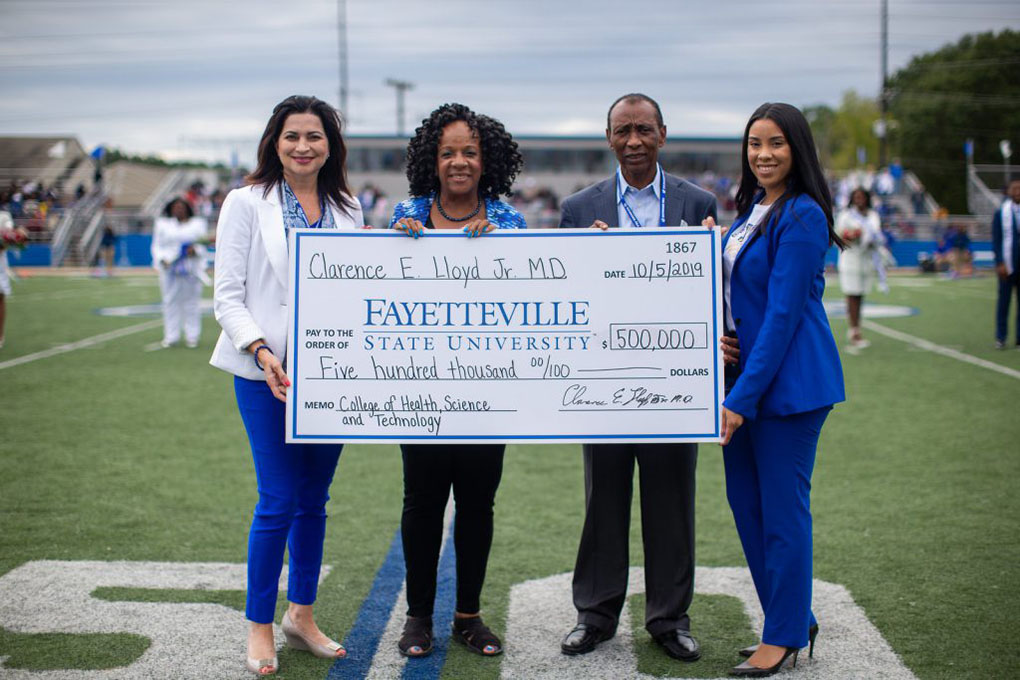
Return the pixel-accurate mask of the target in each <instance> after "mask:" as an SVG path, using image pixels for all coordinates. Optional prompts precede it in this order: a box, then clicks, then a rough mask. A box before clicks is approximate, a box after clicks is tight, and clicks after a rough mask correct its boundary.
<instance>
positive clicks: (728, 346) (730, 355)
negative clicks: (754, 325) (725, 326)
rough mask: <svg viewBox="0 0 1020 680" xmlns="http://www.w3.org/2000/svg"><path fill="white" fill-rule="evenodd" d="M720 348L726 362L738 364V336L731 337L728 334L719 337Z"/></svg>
mask: <svg viewBox="0 0 1020 680" xmlns="http://www.w3.org/2000/svg"><path fill="white" fill-rule="evenodd" d="M719 349H720V350H722V353H723V363H724V364H738V363H740V341H739V340H737V339H736V338H731V337H730V336H728V335H724V336H722V337H721V338H719Z"/></svg>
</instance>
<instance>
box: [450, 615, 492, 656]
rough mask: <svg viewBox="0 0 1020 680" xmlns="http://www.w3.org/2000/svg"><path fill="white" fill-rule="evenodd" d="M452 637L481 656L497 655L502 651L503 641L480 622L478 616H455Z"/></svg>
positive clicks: (480, 619)
mask: <svg viewBox="0 0 1020 680" xmlns="http://www.w3.org/2000/svg"><path fill="white" fill-rule="evenodd" d="M453 639H454V640H457V641H458V642H460V643H461V644H463V645H464V646H465V647H467V648H468V649H470V650H471V651H472V652H475V653H476V654H481V655H482V656H498V655H500V654H502V653H503V643H502V642H501V641H500V639H499V638H498V637H496V636H495V634H493V632H492V631H491V630H489V627H488V626H486V625H485V624H484V623H482V617H480V616H466V617H455V618H454V619H453Z"/></svg>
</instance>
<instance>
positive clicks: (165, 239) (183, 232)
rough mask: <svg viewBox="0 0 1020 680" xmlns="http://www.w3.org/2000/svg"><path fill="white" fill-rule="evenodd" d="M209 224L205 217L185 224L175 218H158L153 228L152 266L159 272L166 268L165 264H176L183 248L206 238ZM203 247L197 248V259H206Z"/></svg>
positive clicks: (193, 218) (192, 219)
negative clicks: (186, 244) (187, 244)
mask: <svg viewBox="0 0 1020 680" xmlns="http://www.w3.org/2000/svg"><path fill="white" fill-rule="evenodd" d="M208 231H209V223H208V222H207V221H206V219H205V218H204V217H192V218H191V219H189V220H188V221H187V222H184V223H183V224H182V223H180V222H178V221H177V219H176V218H174V217H157V218H156V222H155V224H154V225H153V228H152V266H153V267H154V268H155V269H156V270H157V271H163V270H165V269H166V267H164V266H163V262H174V261H176V260H177V258H178V257H180V256H181V246H182V245H184V244H185V243H192V244H193V243H195V242H196V241H199V240H201V239H203V238H205V237H206V235H207V232H208ZM204 256H205V250H204V248H203V247H202V246H196V247H195V257H196V258H198V257H204Z"/></svg>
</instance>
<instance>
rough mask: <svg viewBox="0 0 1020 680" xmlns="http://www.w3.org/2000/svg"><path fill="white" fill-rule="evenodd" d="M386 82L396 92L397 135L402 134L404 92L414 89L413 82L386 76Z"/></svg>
mask: <svg viewBox="0 0 1020 680" xmlns="http://www.w3.org/2000/svg"><path fill="white" fill-rule="evenodd" d="M386 84H387V85H389V86H390V87H392V88H393V89H394V90H396V92H397V135H398V136H401V137H403V136H404V93H405V92H407V91H408V90H413V89H414V83H411V82H408V81H406V80H397V79H396V78H387V79H386Z"/></svg>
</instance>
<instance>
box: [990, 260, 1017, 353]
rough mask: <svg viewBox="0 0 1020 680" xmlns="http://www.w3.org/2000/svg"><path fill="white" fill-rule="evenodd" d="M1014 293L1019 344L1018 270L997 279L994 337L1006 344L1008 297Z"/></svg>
mask: <svg viewBox="0 0 1020 680" xmlns="http://www.w3.org/2000/svg"><path fill="white" fill-rule="evenodd" d="M1014 293H1015V294H1016V305H1017V307H1016V309H1017V312H1016V336H1015V337H1014V340H1015V341H1016V344H1017V345H1020V271H1016V270H1014V271H1013V273H1012V274H1010V275H1009V276H1007V277H1006V278H1004V279H999V299H998V301H997V302H996V303H995V339H996V340H998V341H999V342H1001V343H1002V344H1006V336H1007V333H1006V330H1007V329H1006V324H1007V322H1008V320H1009V299H1010V298H1011V297H1013V294H1014Z"/></svg>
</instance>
